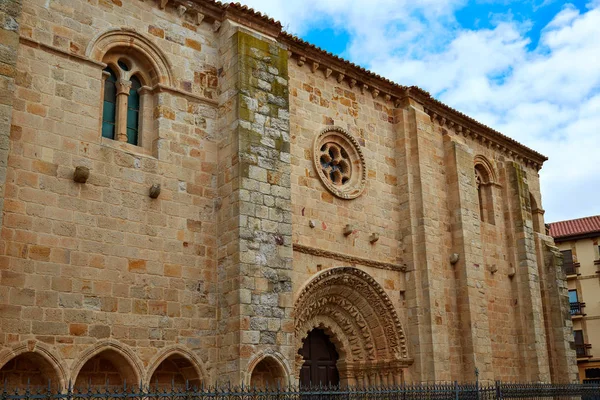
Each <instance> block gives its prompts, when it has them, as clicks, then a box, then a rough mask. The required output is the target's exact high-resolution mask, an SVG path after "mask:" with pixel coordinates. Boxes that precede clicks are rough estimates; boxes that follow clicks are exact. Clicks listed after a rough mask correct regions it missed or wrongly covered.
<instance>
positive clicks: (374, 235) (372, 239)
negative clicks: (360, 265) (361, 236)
mask: <svg viewBox="0 0 600 400" xmlns="http://www.w3.org/2000/svg"><path fill="white" fill-rule="evenodd" d="M378 240H379V233H375V232H373V233H371V236H369V243H371V244H373V243H375V242H377V241H378Z"/></svg>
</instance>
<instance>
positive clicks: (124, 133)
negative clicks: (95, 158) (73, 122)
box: [102, 53, 153, 149]
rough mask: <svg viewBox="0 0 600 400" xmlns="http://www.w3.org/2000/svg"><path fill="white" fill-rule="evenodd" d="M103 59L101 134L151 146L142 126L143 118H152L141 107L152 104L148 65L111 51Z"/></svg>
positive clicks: (148, 107)
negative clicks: (105, 65) (148, 83)
mask: <svg viewBox="0 0 600 400" xmlns="http://www.w3.org/2000/svg"><path fill="white" fill-rule="evenodd" d="M104 62H105V63H106V64H107V67H106V68H105V69H104V71H103V77H104V81H103V85H104V87H103V91H104V101H103V102H102V136H103V137H105V138H108V139H112V140H116V141H119V142H127V143H129V144H132V145H135V146H143V147H148V148H149V149H150V148H151V144H152V140H151V138H146V139H144V132H143V129H142V128H143V126H144V124H143V123H142V122H143V120H144V118H146V119H148V118H151V116H149V115H144V110H150V111H151V109H152V108H151V105H152V103H153V99H152V96H151V95H150V94H149V92H150V90H149V89H150V88H149V87H147V86H145V85H146V82H151V79H150V77H151V76H152V73H151V71H148V69H147V68H146V65H148V64H147V63H142V62H139V60H137V59H136V58H134V57H133V56H132V55H130V54H128V55H122V54H114V53H109V54H108V55H107V56H105V58H104ZM145 114H148V113H145ZM146 126H151V124H146ZM148 134H150V133H149V132H148ZM144 140H145V141H146V142H147V143H145V144H144V143H143V142H144Z"/></svg>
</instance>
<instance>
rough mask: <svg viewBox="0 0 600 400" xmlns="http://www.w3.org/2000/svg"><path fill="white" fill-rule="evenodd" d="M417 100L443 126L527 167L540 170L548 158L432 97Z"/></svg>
mask: <svg viewBox="0 0 600 400" xmlns="http://www.w3.org/2000/svg"><path fill="white" fill-rule="evenodd" d="M415 100H417V101H419V102H420V103H421V104H423V106H424V109H425V112H426V113H427V114H428V115H429V116H430V117H431V120H432V121H433V122H434V123H437V124H439V125H440V126H442V127H447V128H450V129H454V130H455V132H456V133H457V134H462V135H463V136H464V137H467V138H470V139H472V140H475V141H478V142H480V143H481V144H482V145H484V146H486V147H490V148H493V149H494V150H496V151H498V152H500V153H503V154H504V155H505V156H507V157H508V158H511V159H514V160H515V161H518V162H520V163H523V164H525V166H526V167H532V168H534V169H535V170H540V168H541V167H542V164H543V163H544V161H546V160H547V159H548V158H547V157H546V156H544V155H542V154H540V153H538V152H536V151H535V150H532V149H530V148H528V147H526V146H524V145H522V144H520V143H519V142H517V141H516V140H514V139H511V138H509V137H508V136H505V135H503V134H502V133H500V132H498V131H496V130H494V129H492V128H490V127H488V126H486V125H483V124H482V123H480V122H477V121H475V120H474V119H472V118H470V117H468V116H467V115H465V114H463V113H461V112H459V111H456V110H454V109H452V108H450V107H448V106H447V105H445V104H443V103H441V102H439V101H437V100H435V99H433V98H431V97H429V99H423V98H420V96H417V98H416V99H415Z"/></svg>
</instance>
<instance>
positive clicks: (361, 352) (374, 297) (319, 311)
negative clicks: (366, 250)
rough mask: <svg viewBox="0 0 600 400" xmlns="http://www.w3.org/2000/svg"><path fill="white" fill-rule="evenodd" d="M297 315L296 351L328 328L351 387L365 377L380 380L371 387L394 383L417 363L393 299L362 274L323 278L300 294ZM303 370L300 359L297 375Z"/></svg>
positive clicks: (347, 271) (328, 273) (329, 273)
mask: <svg viewBox="0 0 600 400" xmlns="http://www.w3.org/2000/svg"><path fill="white" fill-rule="evenodd" d="M294 313H295V335H296V349H297V350H300V349H301V348H302V345H303V341H304V340H305V339H306V337H307V336H308V334H309V332H311V331H312V330H313V329H315V328H318V329H323V330H324V331H325V333H326V334H327V335H328V336H329V337H330V339H331V341H332V342H333V343H334V345H335V346H336V350H337V351H338V353H339V355H340V358H339V361H340V365H342V366H343V368H345V370H340V374H342V375H343V376H344V377H345V379H346V382H347V383H351V382H352V381H353V379H354V378H353V377H354V376H358V375H361V376H364V375H365V374H373V375H374V378H372V379H371V380H370V381H369V382H370V383H371V384H375V383H390V381H391V380H394V379H396V378H397V377H399V376H401V372H402V371H401V369H402V368H404V367H406V366H408V365H410V364H411V363H412V359H410V358H409V356H408V347H407V343H406V336H405V334H404V330H403V328H402V326H401V324H400V319H399V318H398V315H397V313H396V310H395V309H394V306H393V304H392V302H391V300H390V299H389V297H388V296H387V294H386V293H385V290H384V289H383V288H382V287H381V286H380V285H379V284H378V283H377V282H376V281H375V280H374V279H373V278H372V277H371V276H370V275H369V274H367V273H366V272H364V271H362V270H359V269H357V268H354V267H336V268H331V269H328V270H325V271H323V272H321V273H319V274H317V275H316V276H315V277H314V278H313V279H312V280H311V281H309V282H308V283H307V284H306V285H305V286H304V288H303V289H302V290H301V291H300V293H299V295H298V298H297V300H296V302H295V305H294ZM301 366H302V360H298V363H297V365H296V374H298V373H299V369H300V367H301ZM376 371H386V372H385V373H386V374H388V375H389V376H388V377H382V375H381V372H376ZM375 375H377V376H375Z"/></svg>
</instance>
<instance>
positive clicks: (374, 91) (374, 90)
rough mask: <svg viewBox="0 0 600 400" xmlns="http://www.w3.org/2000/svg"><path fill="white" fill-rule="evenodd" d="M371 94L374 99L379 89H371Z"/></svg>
mask: <svg viewBox="0 0 600 400" xmlns="http://www.w3.org/2000/svg"><path fill="white" fill-rule="evenodd" d="M371 94H372V95H373V98H374V99H376V98H377V96H379V90H377V89H373V92H371Z"/></svg>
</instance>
